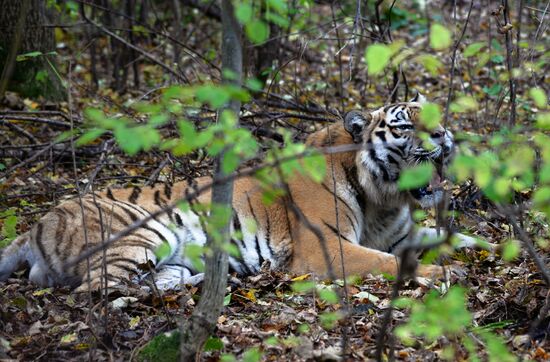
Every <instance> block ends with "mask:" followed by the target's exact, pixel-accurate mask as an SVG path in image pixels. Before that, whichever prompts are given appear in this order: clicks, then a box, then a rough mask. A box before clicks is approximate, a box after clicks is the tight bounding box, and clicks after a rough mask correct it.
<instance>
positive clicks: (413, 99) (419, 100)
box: [409, 91, 427, 104]
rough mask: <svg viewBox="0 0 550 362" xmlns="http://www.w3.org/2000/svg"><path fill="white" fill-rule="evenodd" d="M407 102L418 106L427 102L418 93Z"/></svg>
mask: <svg viewBox="0 0 550 362" xmlns="http://www.w3.org/2000/svg"><path fill="white" fill-rule="evenodd" d="M409 102H417V103H420V104H424V103H426V102H427V100H426V97H424V96H423V95H422V93H420V92H419V91H416V94H415V95H414V97H412V99H411V100H410V101H409Z"/></svg>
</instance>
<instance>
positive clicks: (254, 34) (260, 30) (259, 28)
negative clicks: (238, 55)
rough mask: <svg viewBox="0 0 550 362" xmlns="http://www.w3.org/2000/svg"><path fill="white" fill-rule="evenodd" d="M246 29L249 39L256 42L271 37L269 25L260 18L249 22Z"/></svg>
mask: <svg viewBox="0 0 550 362" xmlns="http://www.w3.org/2000/svg"><path fill="white" fill-rule="evenodd" d="M244 30H245V33H246V36H247V37H248V39H250V41H251V42H253V43H255V44H261V43H263V42H264V41H266V40H267V38H268V37H269V26H267V24H266V23H265V22H263V21H261V20H258V19H255V20H252V21H251V22H249V23H247V24H246V25H245V26H244Z"/></svg>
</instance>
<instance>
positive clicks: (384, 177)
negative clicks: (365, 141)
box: [369, 148, 390, 182]
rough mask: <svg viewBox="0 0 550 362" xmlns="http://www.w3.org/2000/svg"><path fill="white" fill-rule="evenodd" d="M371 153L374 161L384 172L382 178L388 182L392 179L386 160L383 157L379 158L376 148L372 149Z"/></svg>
mask: <svg viewBox="0 0 550 362" xmlns="http://www.w3.org/2000/svg"><path fill="white" fill-rule="evenodd" d="M369 155H370V158H371V159H372V160H373V161H374V163H376V165H377V166H378V168H379V169H380V171H381V172H382V178H383V179H384V181H386V182H388V181H390V174H389V173H388V170H386V165H385V164H384V162H383V161H382V160H381V159H379V158H378V156H377V155H376V151H375V150H374V148H371V149H370V151H369Z"/></svg>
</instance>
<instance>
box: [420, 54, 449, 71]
mask: <svg viewBox="0 0 550 362" xmlns="http://www.w3.org/2000/svg"><path fill="white" fill-rule="evenodd" d="M415 59H416V61H418V62H419V63H420V64H422V65H423V66H424V68H426V70H427V71H428V72H430V74H431V75H433V76H437V75H438V74H439V70H440V69H442V68H443V63H442V62H441V60H439V59H438V58H437V57H435V56H433V55H431V54H422V55H419V56H417V57H416V58H415Z"/></svg>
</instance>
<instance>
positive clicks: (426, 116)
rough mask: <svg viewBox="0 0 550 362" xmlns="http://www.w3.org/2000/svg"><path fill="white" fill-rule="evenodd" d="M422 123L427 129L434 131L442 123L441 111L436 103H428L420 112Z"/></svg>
mask: <svg viewBox="0 0 550 362" xmlns="http://www.w3.org/2000/svg"><path fill="white" fill-rule="evenodd" d="M420 121H421V122H422V124H424V126H426V128H428V129H429V130H432V129H434V128H436V127H437V126H439V124H440V123H441V109H440V108H439V105H437V104H435V103H426V104H424V105H423V106H422V110H421V111H420Z"/></svg>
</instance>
